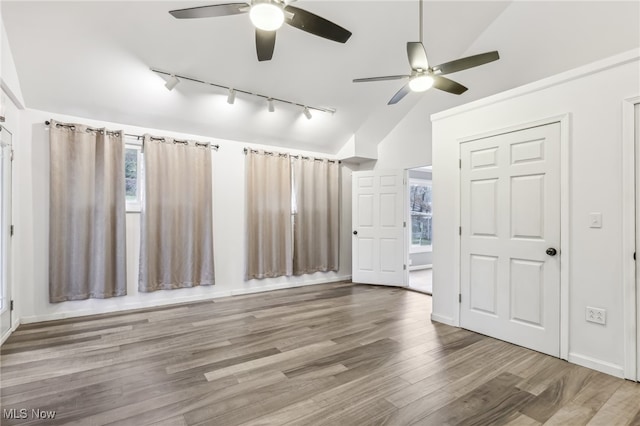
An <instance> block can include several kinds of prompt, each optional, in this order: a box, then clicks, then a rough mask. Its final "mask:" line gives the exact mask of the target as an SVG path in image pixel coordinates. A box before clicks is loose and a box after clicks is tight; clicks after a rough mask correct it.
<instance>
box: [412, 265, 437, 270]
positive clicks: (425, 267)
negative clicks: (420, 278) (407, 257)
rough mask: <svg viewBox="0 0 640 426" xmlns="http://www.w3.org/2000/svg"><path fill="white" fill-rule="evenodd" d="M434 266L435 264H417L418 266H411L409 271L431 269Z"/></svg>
mask: <svg viewBox="0 0 640 426" xmlns="http://www.w3.org/2000/svg"><path fill="white" fill-rule="evenodd" d="M432 267H433V265H431V264H429V265H416V266H409V271H420V270H422V269H431V268H432Z"/></svg>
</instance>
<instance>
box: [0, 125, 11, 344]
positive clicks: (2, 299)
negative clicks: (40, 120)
mask: <svg viewBox="0 0 640 426" xmlns="http://www.w3.org/2000/svg"><path fill="white" fill-rule="evenodd" d="M10 248H11V133H9V131H7V129H5V128H3V127H2V126H0V338H2V337H4V336H5V335H6V333H7V332H8V331H9V329H10V328H11V282H10V277H11V274H10V270H9V265H11V257H10V254H11V250H10Z"/></svg>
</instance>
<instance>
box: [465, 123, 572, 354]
mask: <svg viewBox="0 0 640 426" xmlns="http://www.w3.org/2000/svg"><path fill="white" fill-rule="evenodd" d="M460 158H461V173H460V183H461V203H460V205H461V211H460V217H461V227H462V229H461V237H460V238H461V240H460V247H461V253H460V259H461V271H460V288H461V306H460V325H461V326H462V327H464V328H467V329H469V330H473V331H477V332H479V333H482V334H486V335H488V336H492V337H496V338H498V339H502V340H506V341H508V342H512V343H515V344H518V345H521V346H525V347H528V348H531V349H534V350H537V351H540V352H543V353H546V354H549V355H553V356H560V123H552V124H548V125H545V126H539V127H533V128H529V129H525V130H521V131H517V132H511V133H506V134H501V135H497V136H493V137H487V138H483V139H478V140H474V141H470V142H466V143H463V144H462V145H461V147H460Z"/></svg>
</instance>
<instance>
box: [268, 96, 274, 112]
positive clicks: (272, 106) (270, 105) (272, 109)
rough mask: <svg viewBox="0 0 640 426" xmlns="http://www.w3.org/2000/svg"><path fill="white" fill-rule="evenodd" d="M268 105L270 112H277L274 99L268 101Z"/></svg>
mask: <svg viewBox="0 0 640 426" xmlns="http://www.w3.org/2000/svg"><path fill="white" fill-rule="evenodd" d="M267 104H268V105H269V112H274V111H275V110H276V107H275V105H273V99H271V98H269V99H267Z"/></svg>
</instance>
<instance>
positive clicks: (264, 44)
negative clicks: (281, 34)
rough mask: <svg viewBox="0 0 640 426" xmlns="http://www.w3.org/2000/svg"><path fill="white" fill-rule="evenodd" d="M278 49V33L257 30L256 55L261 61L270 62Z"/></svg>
mask: <svg viewBox="0 0 640 426" xmlns="http://www.w3.org/2000/svg"><path fill="white" fill-rule="evenodd" d="M275 47H276V32H275V31H264V30H260V29H258V28H256V53H257V54H258V60H259V61H269V60H271V58H272V57H273V49H274V48H275Z"/></svg>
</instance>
